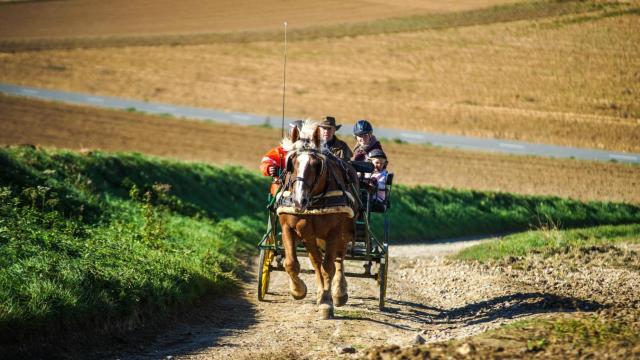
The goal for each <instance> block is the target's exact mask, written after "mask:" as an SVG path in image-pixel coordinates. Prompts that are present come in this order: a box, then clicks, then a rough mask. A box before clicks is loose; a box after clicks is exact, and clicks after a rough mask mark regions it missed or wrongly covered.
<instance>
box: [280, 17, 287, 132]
mask: <svg viewBox="0 0 640 360" xmlns="http://www.w3.org/2000/svg"><path fill="white" fill-rule="evenodd" d="M286 91H287V22H286V21H285V22H284V67H283V69H282V134H281V137H282V138H284V99H285V94H286Z"/></svg>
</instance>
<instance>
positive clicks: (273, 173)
mask: <svg viewBox="0 0 640 360" xmlns="http://www.w3.org/2000/svg"><path fill="white" fill-rule="evenodd" d="M267 171H268V172H269V175H270V176H274V177H275V176H278V168H277V167H276V166H275V165H271V166H269V167H268V168H267Z"/></svg>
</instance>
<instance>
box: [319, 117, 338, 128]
mask: <svg viewBox="0 0 640 360" xmlns="http://www.w3.org/2000/svg"><path fill="white" fill-rule="evenodd" d="M319 126H320V127H334V128H336V130H339V129H340V127H342V124H340V125H336V118H334V117H333V116H325V117H323V118H322V121H321V122H320V125H319Z"/></svg>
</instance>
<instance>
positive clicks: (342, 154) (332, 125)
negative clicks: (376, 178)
mask: <svg viewBox="0 0 640 360" xmlns="http://www.w3.org/2000/svg"><path fill="white" fill-rule="evenodd" d="M341 126H342V125H336V118H334V117H333V116H325V117H324V118H323V119H322V122H320V125H319V127H320V137H321V138H322V142H323V144H324V145H325V146H326V147H327V149H328V150H329V151H330V152H331V153H332V154H333V155H335V156H336V157H337V158H339V159H342V160H344V161H349V160H351V156H352V155H353V154H352V153H351V149H349V145H347V144H346V143H345V142H344V141H342V140H340V139H338V137H337V136H336V135H335V134H336V131H337V130H338V129H340V127H341Z"/></svg>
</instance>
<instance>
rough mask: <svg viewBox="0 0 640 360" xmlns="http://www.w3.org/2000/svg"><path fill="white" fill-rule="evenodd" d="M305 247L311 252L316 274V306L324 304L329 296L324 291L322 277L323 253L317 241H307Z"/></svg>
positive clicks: (310, 257) (310, 258) (310, 256)
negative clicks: (323, 299)
mask: <svg viewBox="0 0 640 360" xmlns="http://www.w3.org/2000/svg"><path fill="white" fill-rule="evenodd" d="M304 244H305V246H306V248H307V251H308V252H309V260H311V265H313V269H314V270H315V273H316V304H317V305H320V304H321V303H322V298H323V296H324V297H326V296H328V293H326V292H325V291H324V279H323V277H322V253H321V252H320V249H318V245H317V244H316V242H315V241H305V243H304Z"/></svg>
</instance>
